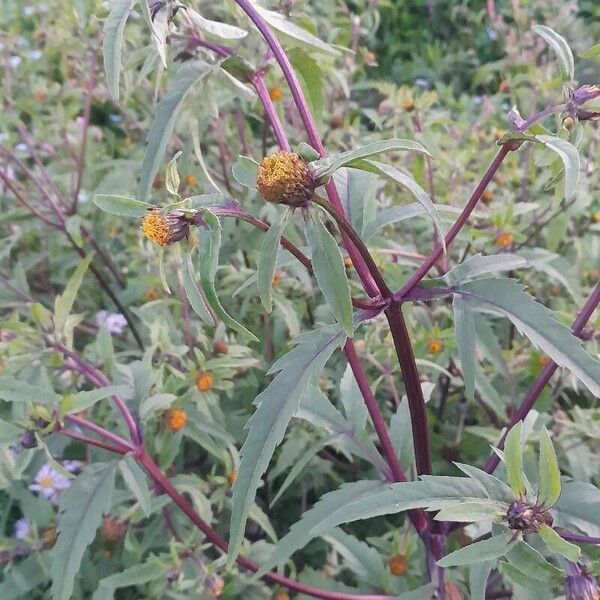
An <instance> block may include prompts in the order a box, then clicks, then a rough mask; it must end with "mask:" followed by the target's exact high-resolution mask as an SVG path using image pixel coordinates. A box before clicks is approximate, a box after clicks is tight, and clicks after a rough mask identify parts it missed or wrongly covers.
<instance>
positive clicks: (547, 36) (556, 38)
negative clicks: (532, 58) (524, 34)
mask: <svg viewBox="0 0 600 600" xmlns="http://www.w3.org/2000/svg"><path fill="white" fill-rule="evenodd" d="M532 29H533V31H534V32H535V33H537V34H538V35H539V36H540V37H542V38H543V39H544V41H545V42H546V43H547V44H548V45H549V46H550V47H551V48H552V50H554V52H555V53H556V56H557V58H558V60H559V62H560V66H561V69H562V71H563V73H564V74H565V75H566V76H567V78H568V80H569V81H573V79H574V78H575V61H574V59H573V53H572V52H571V48H569V44H567V41H566V40H565V38H563V37H562V36H561V35H559V34H558V33H556V31H554V30H553V29H550V27H546V26H545V25H534V26H533V28H532Z"/></svg>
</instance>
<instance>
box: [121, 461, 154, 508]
mask: <svg viewBox="0 0 600 600" xmlns="http://www.w3.org/2000/svg"><path fill="white" fill-rule="evenodd" d="M119 470H120V471H121V475H122V476H123V479H124V480H125V483H126V484H127V487H128V488H129V489H130V490H131V492H132V493H133V495H134V496H135V497H136V499H137V501H138V503H139V505H140V508H141V509H142V511H143V513H144V514H145V515H146V516H147V517H149V516H150V490H149V489H148V483H147V482H146V475H145V474H144V471H142V469H141V467H140V466H139V465H138V463H137V461H136V460H135V458H133V455H131V454H126V455H125V456H124V457H123V460H121V461H119Z"/></svg>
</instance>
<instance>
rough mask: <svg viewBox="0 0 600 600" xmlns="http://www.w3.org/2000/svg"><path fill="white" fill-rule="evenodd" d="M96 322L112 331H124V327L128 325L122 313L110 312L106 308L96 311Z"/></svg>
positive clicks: (116, 332) (117, 332)
mask: <svg viewBox="0 0 600 600" xmlns="http://www.w3.org/2000/svg"><path fill="white" fill-rule="evenodd" d="M96 324H97V325H98V327H106V329H108V331H110V333H115V334H119V333H123V329H125V327H127V320H126V319H125V317H124V316H123V315H122V314H120V313H109V312H108V311H106V310H101V311H99V312H97V313H96Z"/></svg>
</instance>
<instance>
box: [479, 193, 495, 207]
mask: <svg viewBox="0 0 600 600" xmlns="http://www.w3.org/2000/svg"><path fill="white" fill-rule="evenodd" d="M493 199H494V194H493V193H492V191H491V190H485V191H484V192H483V194H481V201H482V202H483V203H484V204H489V203H490V202H491V201H492V200H493Z"/></svg>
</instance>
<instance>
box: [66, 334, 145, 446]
mask: <svg viewBox="0 0 600 600" xmlns="http://www.w3.org/2000/svg"><path fill="white" fill-rule="evenodd" d="M54 347H55V349H56V351H57V352H60V353H61V354H62V355H63V356H66V357H67V358H70V359H71V360H72V361H73V362H74V363H75V364H76V366H77V368H78V370H79V372H80V373H82V374H83V375H84V376H85V377H86V378H87V379H88V380H89V381H90V382H92V383H94V384H95V385H97V386H99V387H107V386H109V385H110V381H109V380H108V378H107V377H106V375H104V373H102V372H101V371H98V370H97V369H95V368H94V367H92V365H90V364H89V363H87V362H86V361H85V360H83V359H82V358H81V357H80V356H79V355H78V354H76V353H75V352H72V351H71V350H69V349H68V348H67V347H66V346H64V345H63V344H61V343H57V344H55V346H54ZM112 399H113V402H114V403H115V405H116V406H117V408H118V409H119V411H120V412H121V415H122V416H123V419H124V421H125V424H126V425H127V429H128V430H129V435H130V436H131V440H132V441H133V443H134V445H135V446H136V447H139V446H141V443H142V440H141V436H140V433H139V430H138V426H137V423H136V422H135V419H134V418H133V415H132V414H131V412H130V410H129V408H128V407H127V405H126V404H125V402H124V400H123V399H122V398H121V397H120V396H119V395H117V394H115V395H113V396H112Z"/></svg>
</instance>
